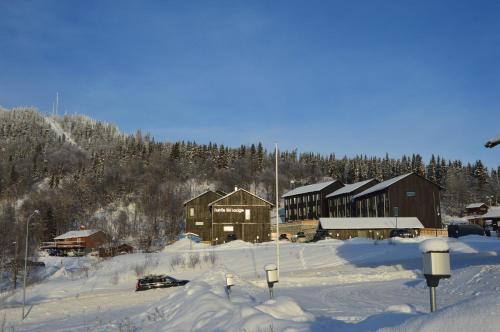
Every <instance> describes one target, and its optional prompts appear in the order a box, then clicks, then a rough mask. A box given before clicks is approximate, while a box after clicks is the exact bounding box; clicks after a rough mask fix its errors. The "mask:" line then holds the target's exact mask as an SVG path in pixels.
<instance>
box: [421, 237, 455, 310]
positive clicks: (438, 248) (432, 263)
mask: <svg viewBox="0 0 500 332" xmlns="http://www.w3.org/2000/svg"><path fill="white" fill-rule="evenodd" d="M420 251H421V252H422V254H423V269H422V270H423V273H424V276H425V279H426V280H427V286H428V287H429V294H430V306H431V312H434V311H436V309H437V305H436V287H437V286H438V285H439V280H441V279H443V278H449V277H450V276H451V269H450V249H449V247H448V243H446V242H445V241H443V240H439V239H430V240H425V241H423V242H422V243H421V244H420Z"/></svg>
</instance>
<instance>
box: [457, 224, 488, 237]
mask: <svg viewBox="0 0 500 332" xmlns="http://www.w3.org/2000/svg"><path fill="white" fill-rule="evenodd" d="M484 233H485V232H484V229H483V228H482V227H481V226H479V225H474V224H467V225H448V236H449V237H460V236H466V235H483V236H484Z"/></svg>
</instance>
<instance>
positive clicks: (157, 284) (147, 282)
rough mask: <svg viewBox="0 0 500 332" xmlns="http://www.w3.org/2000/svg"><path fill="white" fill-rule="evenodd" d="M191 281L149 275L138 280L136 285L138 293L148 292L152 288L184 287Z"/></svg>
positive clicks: (162, 275)
mask: <svg viewBox="0 0 500 332" xmlns="http://www.w3.org/2000/svg"><path fill="white" fill-rule="evenodd" d="M188 282H189V280H178V279H175V278H173V277H170V276H167V275H164V274H160V275H147V276H145V277H143V278H140V279H138V280H137V284H136V285H135V290H136V291H142V290H148V289H152V288H168V287H176V286H184V285H185V284H187V283H188Z"/></svg>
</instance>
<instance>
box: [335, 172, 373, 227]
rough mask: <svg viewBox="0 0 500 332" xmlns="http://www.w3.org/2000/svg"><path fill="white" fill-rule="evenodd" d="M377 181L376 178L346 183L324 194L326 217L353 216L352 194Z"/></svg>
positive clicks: (354, 209)
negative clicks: (326, 209)
mask: <svg viewBox="0 0 500 332" xmlns="http://www.w3.org/2000/svg"><path fill="white" fill-rule="evenodd" d="M377 183H379V181H378V180H375V179H369V180H365V181H361V182H356V183H353V184H346V185H345V186H344V187H342V188H340V189H337V190H335V191H334V192H333V193H331V194H328V195H326V200H327V204H328V217H331V218H340V217H355V216H356V204H355V203H354V200H353V199H352V198H353V196H354V195H357V194H359V193H360V192H363V191H365V190H366V189H368V188H370V187H373V186H374V185H376V184H377Z"/></svg>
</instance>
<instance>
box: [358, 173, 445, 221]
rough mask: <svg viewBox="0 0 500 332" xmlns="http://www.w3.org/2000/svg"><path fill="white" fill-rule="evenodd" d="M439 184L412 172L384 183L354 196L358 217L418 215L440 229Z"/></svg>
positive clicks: (421, 219) (420, 218)
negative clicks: (396, 211) (396, 213)
mask: <svg viewBox="0 0 500 332" xmlns="http://www.w3.org/2000/svg"><path fill="white" fill-rule="evenodd" d="M439 190H440V187H439V186H438V185H437V184H435V183H433V182H431V181H429V180H427V179H425V178H424V177H422V176H419V175H417V174H415V173H409V174H405V175H401V176H398V177H395V178H393V179H390V180H387V181H384V182H381V183H379V184H376V185H374V186H372V187H371V188H369V189H367V190H365V191H363V192H361V193H359V194H357V195H355V196H353V199H354V200H355V204H356V217H394V216H395V208H397V210H398V216H399V217H417V218H418V219H419V220H420V221H421V222H422V224H423V225H424V227H426V228H441V214H440V200H439Z"/></svg>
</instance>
